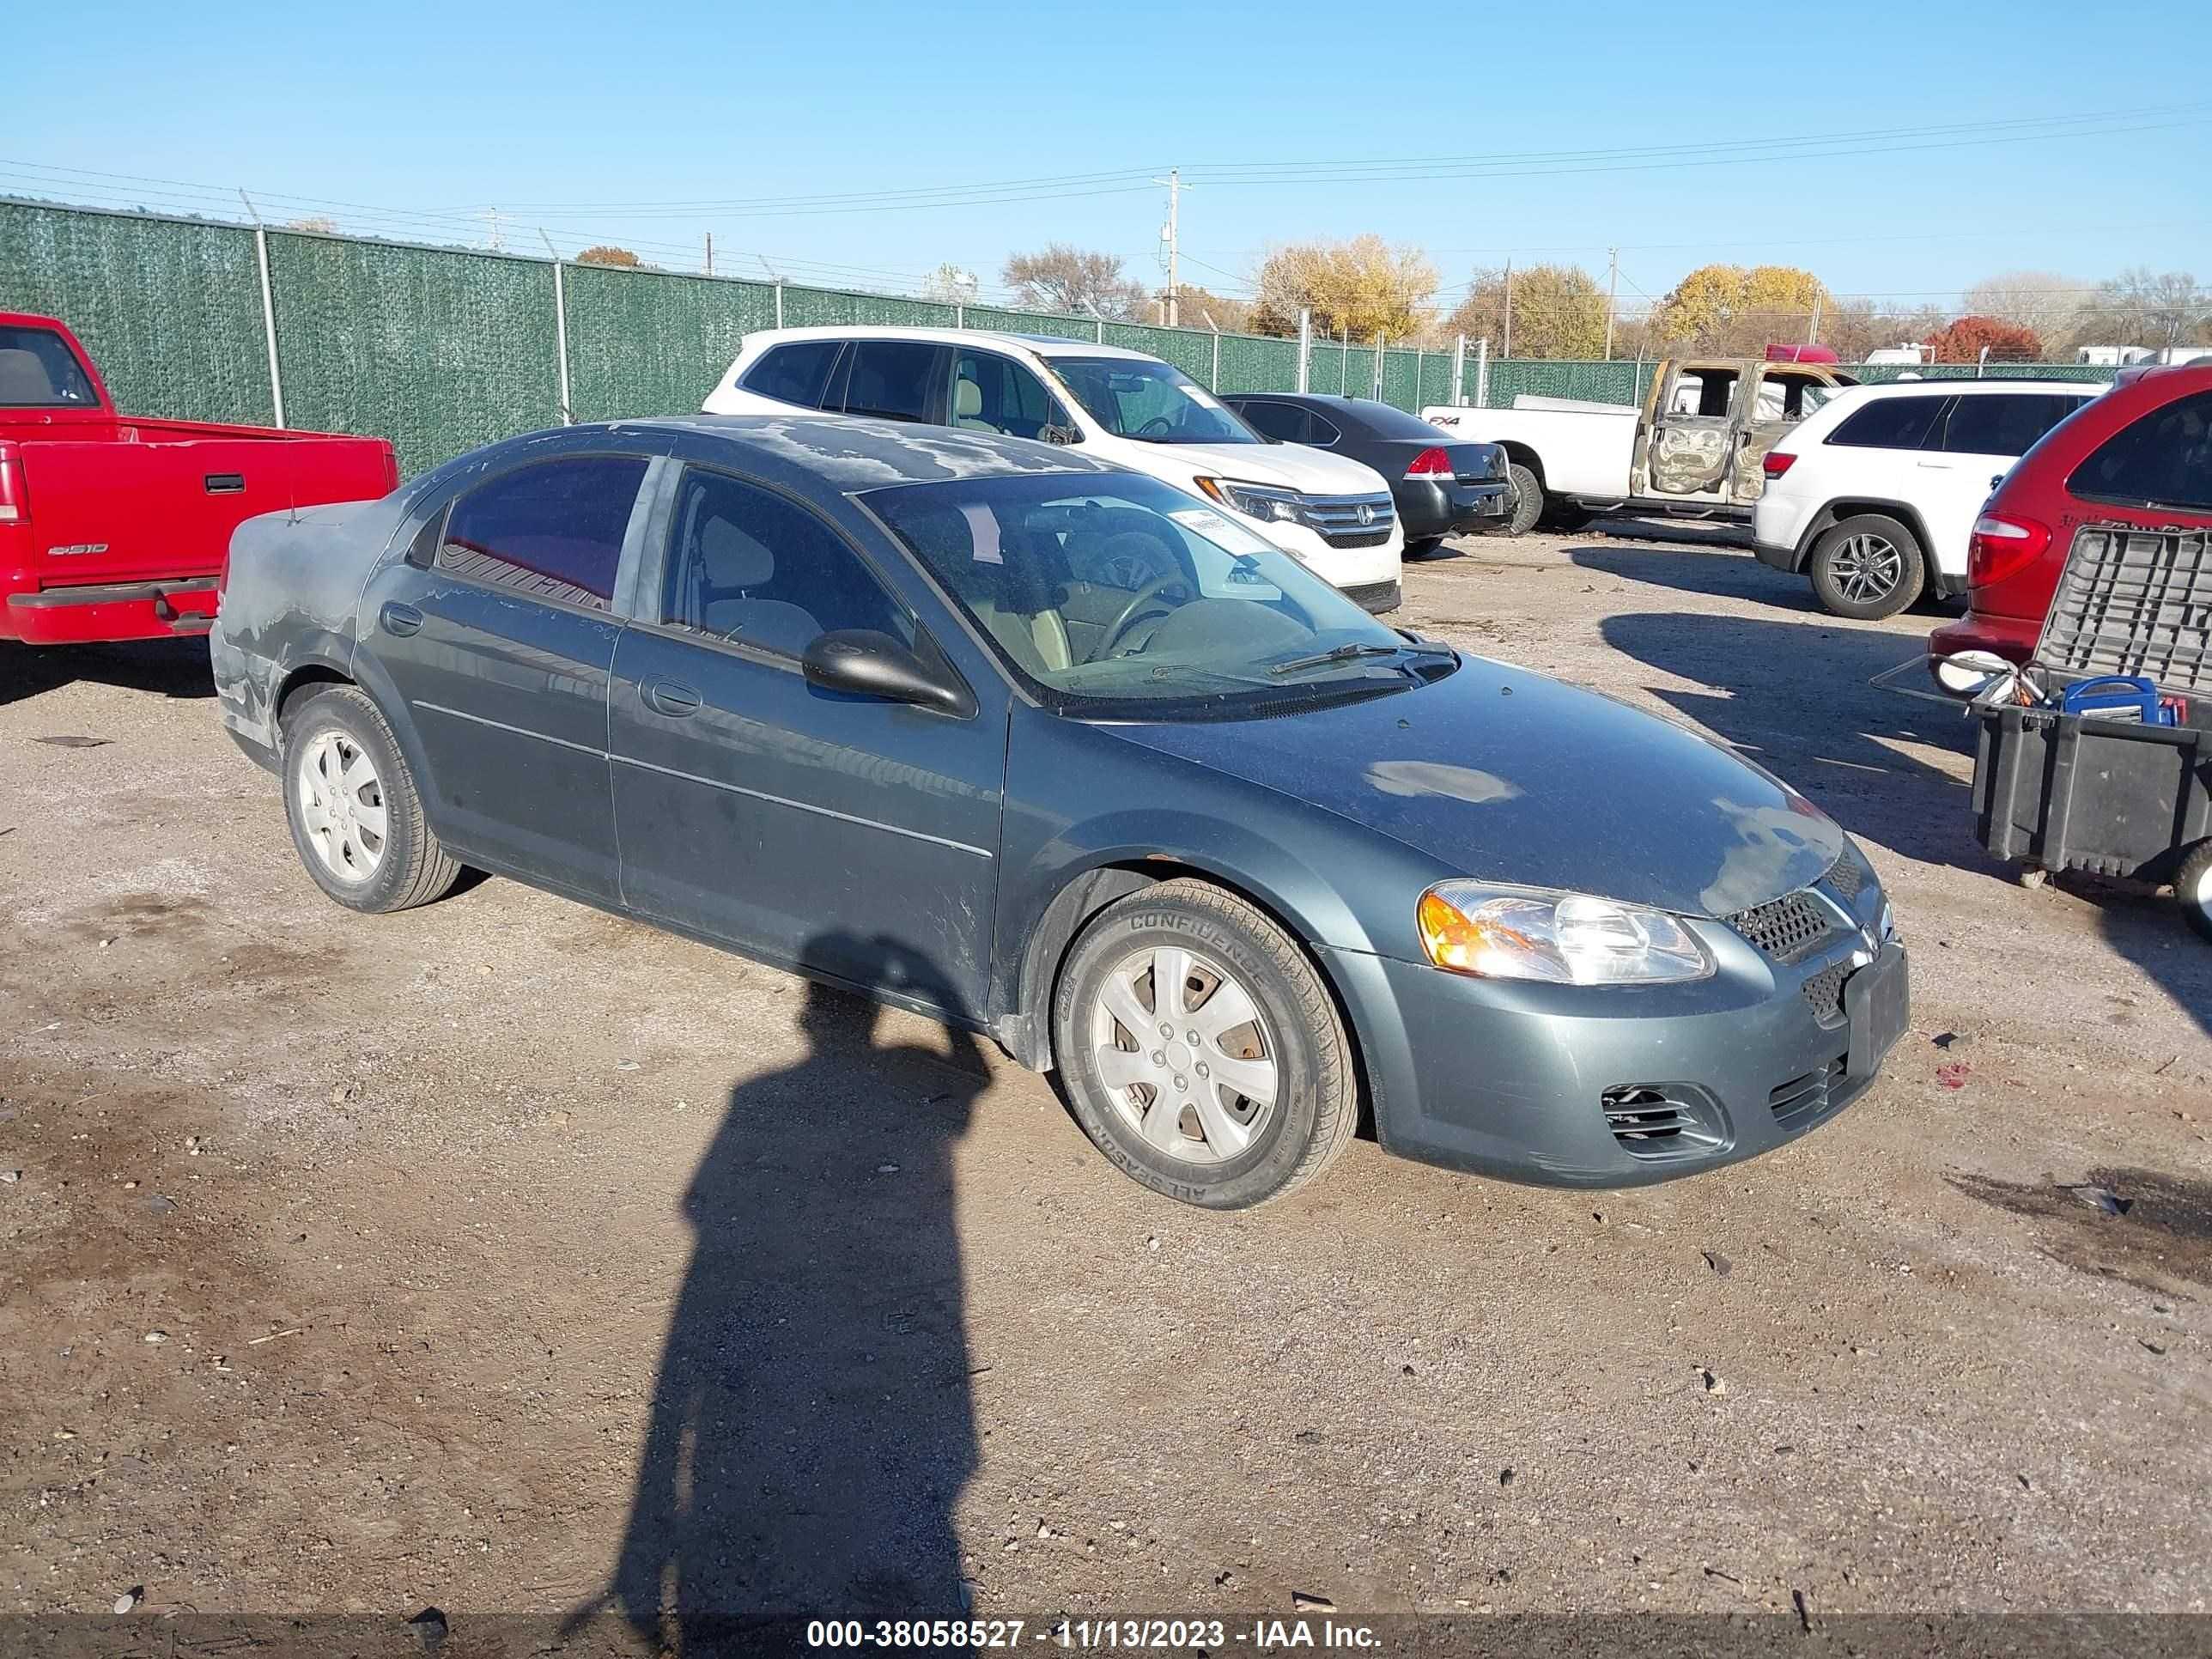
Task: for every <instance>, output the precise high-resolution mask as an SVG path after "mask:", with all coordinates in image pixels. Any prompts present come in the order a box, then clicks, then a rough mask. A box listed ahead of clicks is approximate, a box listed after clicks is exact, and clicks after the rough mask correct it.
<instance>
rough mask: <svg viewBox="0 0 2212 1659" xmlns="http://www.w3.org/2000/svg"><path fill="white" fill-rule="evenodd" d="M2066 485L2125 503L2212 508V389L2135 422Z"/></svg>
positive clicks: (2085, 495) (2077, 470)
mask: <svg viewBox="0 0 2212 1659" xmlns="http://www.w3.org/2000/svg"><path fill="white" fill-rule="evenodd" d="M2066 488H2067V489H2069V490H2070V491H2072V492H2073V493H2074V494H2075V495H2079V496H2081V497H2082V498H2083V499H2084V500H2087V501H2111V502H2113V503H2114V504H2116V505H2118V506H2121V507H2152V508H2156V507H2179V508H2182V509H2185V510H2186V511H2188V512H2191V513H2212V392H2197V394H2196V395H2195V396H2193V397H2189V398H2177V399H2176V400H2175V401H2173V402H2172V403H2170V404H2166V407H2165V408H2163V409H2154V410H2151V411H2150V413H2149V414H2148V415H2143V416H2138V417H2137V418H2136V419H2135V420H2133V421H2130V422H2129V423H2128V424H2127V425H2125V426H2124V427H2122V428H2120V429H2119V430H2118V432H2116V433H2114V434H2113V435H2112V436H2111V437H2109V438H2107V439H2106V440H2105V441H2104V442H2103V443H2102V444H2100V445H2099V446H2098V447H2097V448H2096V449H2095V450H2094V451H2093V452H2092V453H2091V454H2090V456H2089V459H2087V460H2086V461H2084V462H2082V463H2081V465H2079V466H2077V467H2075V469H2074V476H2073V477H2070V478H2069V479H2067V481H2066Z"/></svg>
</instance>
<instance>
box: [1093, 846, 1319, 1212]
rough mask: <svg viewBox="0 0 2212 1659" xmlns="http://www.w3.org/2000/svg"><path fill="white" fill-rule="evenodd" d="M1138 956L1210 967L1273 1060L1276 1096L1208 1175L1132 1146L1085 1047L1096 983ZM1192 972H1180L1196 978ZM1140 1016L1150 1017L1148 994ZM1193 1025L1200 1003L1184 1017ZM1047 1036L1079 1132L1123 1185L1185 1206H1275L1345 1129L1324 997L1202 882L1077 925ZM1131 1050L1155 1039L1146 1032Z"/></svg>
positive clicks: (1298, 954)
mask: <svg viewBox="0 0 2212 1659" xmlns="http://www.w3.org/2000/svg"><path fill="white" fill-rule="evenodd" d="M1147 946H1150V947H1152V948H1154V949H1159V948H1163V947H1167V946H1176V947H1180V948H1182V949H1185V950H1188V951H1192V952H1194V954H1195V955H1196V956H1197V957H1200V958H1202V959H1210V960H1213V961H1218V963H1219V964H1220V966H1221V967H1222V969H1225V970H1226V971H1227V972H1228V973H1230V974H1231V975H1235V976H1236V980H1237V983H1238V984H1239V985H1241V986H1242V987H1243V988H1244V990H1245V993H1246V994H1247V995H1248V996H1249V998H1250V1000H1251V1002H1252V1004H1253V1006H1255V1008H1256V1009H1257V1011H1258V1015H1259V1018H1258V1020H1257V1021H1255V1022H1254V1024H1256V1025H1257V1026H1258V1028H1259V1035H1260V1038H1261V1043H1262V1046H1263V1048H1264V1049H1265V1050H1267V1051H1268V1053H1269V1057H1271V1058H1272V1059H1273V1061H1274V1065H1275V1077H1276V1079H1277V1088H1276V1098H1275V1100H1274V1102H1273V1107H1272V1109H1270V1110H1269V1111H1268V1112H1267V1115H1266V1117H1265V1118H1264V1119H1263V1120H1261V1121H1259V1123H1258V1126H1257V1127H1256V1128H1255V1131H1254V1134H1253V1139H1252V1141H1251V1144H1250V1145H1249V1146H1246V1147H1245V1148H1244V1149H1243V1151H1242V1152H1239V1153H1237V1155H1235V1156H1234V1157H1230V1158H1225V1159H1223V1160H1222V1161H1220V1162H1218V1163H1195V1162H1192V1161H1189V1160H1188V1159H1185V1158H1176V1157H1170V1156H1169V1155H1168V1154H1167V1153H1165V1152H1162V1151H1160V1150H1159V1149H1158V1148H1157V1147H1155V1146H1153V1145H1152V1143H1151V1142H1150V1141H1148V1140H1146V1139H1145V1137H1144V1135H1143V1133H1141V1132H1140V1131H1139V1127H1138V1126H1137V1125H1136V1123H1135V1122H1133V1121H1132V1120H1131V1118H1130V1116H1129V1115H1128V1112H1127V1109H1126V1108H1125V1107H1124V1106H1123V1105H1122V1104H1121V1103H1119V1102H1118V1101H1117V1100H1116V1098H1115V1091H1113V1090H1112V1089H1110V1088H1109V1086H1108V1085H1106V1084H1105V1083H1104V1082H1103V1079H1102V1078H1101V1076H1100V1073H1099V1062H1098V1060H1097V1055H1096V1054H1095V1053H1094V1052H1093V1049H1092V1046H1091V1042H1090V1041H1089V1040H1088V1036H1089V1033H1088V1030H1087V1027H1088V1024H1089V1021H1090V1018H1091V1010H1092V1008H1093V1006H1094V1004H1095V1003H1096V1002H1097V999H1098V997H1099V994H1100V991H1101V989H1102V987H1104V986H1105V985H1106V983H1107V981H1108V979H1109V975H1111V974H1112V972H1113V970H1114V969H1115V968H1116V967H1117V966H1118V965H1120V964H1121V963H1123V962H1124V960H1125V959H1126V958H1127V957H1129V956H1130V955H1132V954H1133V953H1134V952H1137V951H1142V950H1144V949H1146V947H1147ZM1194 966H1196V967H1197V968H1198V969H1200V971H1201V973H1202V972H1203V970H1204V969H1205V968H1206V960H1201V961H1200V962H1199V963H1195V964H1194ZM1209 994H1210V993H1209ZM1152 1012H1158V999H1157V995H1155V998H1154V1001H1153V1008H1152ZM1203 1013H1204V1005H1203V1004H1200V1005H1198V1007H1197V1011H1196V1012H1195V1013H1194V1015H1193V1016H1192V1018H1202V1016H1203ZM1178 1023H1179V1022H1178ZM1238 1029H1239V1030H1243V1029H1245V1028H1243V1027H1240V1028H1238ZM1052 1037H1053V1052H1054V1056H1055V1058H1056V1060H1057V1061H1058V1064H1059V1067H1060V1077H1061V1079H1062V1082H1063V1085H1064V1086H1065V1087H1066V1093H1067V1097H1068V1103H1069V1104H1070V1105H1071V1106H1072V1107H1073V1109H1074V1112H1075V1116H1076V1120H1077V1121H1078V1122H1079V1123H1081V1124H1082V1126H1083V1128H1084V1132H1085V1133H1086V1134H1088V1135H1089V1136H1090V1137H1091V1140H1092V1141H1093V1142H1095V1143H1096V1144H1097V1147H1098V1149H1099V1150H1100V1151H1101V1152H1104V1153H1105V1154H1106V1156H1107V1157H1108V1158H1110V1159H1111V1160H1112V1161H1113V1162H1114V1163H1115V1164H1116V1165H1117V1166H1118V1167H1119V1168H1120V1169H1121V1170H1122V1172H1123V1173H1125V1174H1126V1175H1127V1176H1130V1177H1131V1178H1132V1179H1133V1180H1135V1181H1137V1182H1141V1183H1142V1184H1143V1185H1145V1186H1146V1187H1149V1188H1152V1190H1153V1191H1154V1192H1157V1193H1161V1194H1165V1195H1166V1196H1167V1197H1170V1198H1172V1199H1176V1200H1180V1201H1182V1203H1185V1204H1194V1205H1197V1206H1200V1208H1203V1209H1209V1210H1242V1209H1249V1207H1251V1206H1253V1205H1255V1204H1264V1203H1266V1202H1267V1201H1268V1200H1271V1199H1276V1198H1279V1197H1281V1196H1282V1195H1283V1194H1285V1193H1287V1192H1289V1191H1291V1189H1292V1188H1295V1187H1297V1186H1299V1185H1301V1184H1303V1183H1304V1182H1308V1181H1310V1180H1312V1179H1313V1178H1314V1177H1315V1176H1318V1175H1319V1174H1320V1173H1321V1172H1322V1170H1325V1169H1327V1168H1328V1165H1329V1164H1331V1163H1333V1162H1334V1160H1335V1159H1336V1158H1337V1157H1338V1156H1339V1155H1340V1153H1341V1152H1343V1151H1344V1149H1345V1147H1346V1146H1347V1145H1349V1144H1350V1142H1351V1140H1352V1132H1353V1131H1354V1130H1355V1129H1356V1128H1357V1127H1358V1122H1359V1088H1358V1080H1357V1079H1356V1077H1355V1076H1354V1068H1353V1066H1352V1043H1351V1040H1350V1038H1349V1037H1348V1036H1346V1033H1345V1029H1344V1022H1343V1020H1342V1019H1341V1018H1340V1017H1339V1015H1338V1013H1337V1009H1336V1002H1335V1000H1334V998H1333V997H1331V996H1330V994H1329V991H1328V987H1327V986H1326V985H1324V984H1323V983H1322V979H1321V975H1320V974H1319V973H1318V972H1317V971H1316V969H1315V968H1314V965H1313V964H1312V963H1310V961H1308V960H1307V959H1306V957H1305V954H1304V952H1303V951H1300V950H1299V948H1298V946H1297V941H1295V940H1294V939H1291V937H1290V935H1289V934H1287V933H1285V932H1284V931H1283V930H1282V929H1281V928H1280V927H1277V926H1276V925H1275V924H1274V922H1273V921H1270V920H1269V919H1268V918H1267V916H1266V915H1263V914H1262V913H1261V911H1259V910H1258V909H1256V908H1254V907H1253V906H1251V905H1249V904H1248V903H1246V902H1244V901H1243V899H1240V898H1237V897H1236V896H1234V895H1232V894H1230V893H1226V892H1224V891H1223V890H1221V889H1219V888H1218V887H1215V886H1213V885H1212V884H1209V883H1206V882H1202V881H1191V880H1180V881H1168V882H1163V883H1161V884H1159V885H1158V886H1157V887H1153V888H1149V889H1147V890H1146V891H1144V892H1141V893H1133V894H1131V895H1130V896H1128V897H1127V898H1124V899H1121V900H1118V901H1116V902H1114V903H1112V904H1109V905H1108V906H1107V907H1106V908H1104V909H1103V910H1101V911H1100V912H1099V913H1098V914H1097V915H1096V916H1094V917H1092V918H1091V922H1090V924H1089V925H1088V926H1087V927H1085V928H1084V930H1083V932H1082V933H1080V934H1079V936H1078V937H1077V939H1076V940H1075V943H1074V945H1073V946H1072V947H1071V948H1070V949H1069V951H1068V953H1067V956H1066V959H1065V961H1064V962H1063V963H1061V966H1060V983H1059V985H1058V987H1057V988H1056V990H1055V992H1054V997H1053V1008H1052ZM1144 1040H1145V1041H1146V1042H1152V1041H1154V1040H1155V1039H1154V1038H1153V1036H1152V1035H1151V1034H1150V1033H1149V1032H1147V1033H1146V1034H1144ZM1140 1046H1141V1045H1140ZM1155 1058H1157V1056H1156V1057H1155ZM1122 1092H1123V1093H1124V1094H1127V1092H1128V1091H1126V1090H1125V1091H1122ZM1152 1110H1153V1111H1157V1110H1158V1105H1154V1106H1153V1107H1152Z"/></svg>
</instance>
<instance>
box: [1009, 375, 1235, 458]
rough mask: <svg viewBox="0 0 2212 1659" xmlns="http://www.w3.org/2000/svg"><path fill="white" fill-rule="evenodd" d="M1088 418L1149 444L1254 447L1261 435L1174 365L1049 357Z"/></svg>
mask: <svg viewBox="0 0 2212 1659" xmlns="http://www.w3.org/2000/svg"><path fill="white" fill-rule="evenodd" d="M1045 361H1046V362H1047V363H1048V365H1049V366H1050V368H1051V369H1052V372H1053V373H1054V374H1057V375H1058V376H1059V377H1060V384H1061V385H1062V386H1066V388H1067V390H1068V392H1069V394H1070V395H1071V396H1072V397H1073V398H1074V399H1075V401H1076V402H1077V403H1079V404H1082V405H1083V407H1084V408H1085V410H1088V411H1089V412H1090V415H1091V419H1092V420H1094V421H1096V422H1098V424H1099V425H1101V426H1103V427H1104V428H1106V429H1107V430H1108V431H1109V432H1110V433H1112V434H1113V435H1115V437H1117V438H1137V439H1141V440H1142V441H1145V442H1146V443H1151V444H1256V443H1260V442H1262V441H1263V440H1262V439H1261V436H1260V435H1259V434H1258V433H1256V432H1255V431H1253V430H1252V428H1250V427H1249V426H1247V425H1245V424H1244V422H1243V421H1241V420H1239V419H1238V418H1237V416H1235V415H1232V414H1231V413H1230V411H1229V410H1227V409H1226V408H1225V407H1224V406H1223V405H1222V404H1220V403H1219V402H1218V400H1217V399H1216V398H1214V396H1213V394H1212V392H1208V391H1207V390H1206V388H1205V387H1204V386H1200V385H1199V383H1198V382H1197V381H1195V380H1192V379H1191V378H1190V376H1189V375H1188V374H1184V373H1183V372H1182V370H1181V369H1179V368H1176V366H1175V365H1174V364H1173V363H1163V362H1155V361H1154V360H1152V359H1151V358H1148V357H1048V358H1047V359H1046V360H1045Z"/></svg>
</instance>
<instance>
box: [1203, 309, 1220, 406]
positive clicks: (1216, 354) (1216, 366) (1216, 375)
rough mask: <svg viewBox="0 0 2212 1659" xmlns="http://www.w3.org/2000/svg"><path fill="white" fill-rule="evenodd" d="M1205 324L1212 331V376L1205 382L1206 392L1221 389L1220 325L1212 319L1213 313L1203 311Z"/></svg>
mask: <svg viewBox="0 0 2212 1659" xmlns="http://www.w3.org/2000/svg"><path fill="white" fill-rule="evenodd" d="M1203 314H1204V316H1205V318H1206V326H1207V327H1208V328H1210V329H1212V331H1213V378H1212V380H1208V381H1207V382H1206V390H1207V391H1208V392H1218V391H1220V390H1221V325H1220V324H1218V323H1217V322H1215V321H1214V320H1213V313H1212V312H1210V311H1209V312H1206V313H1203Z"/></svg>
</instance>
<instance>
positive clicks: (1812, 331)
mask: <svg viewBox="0 0 2212 1659" xmlns="http://www.w3.org/2000/svg"><path fill="white" fill-rule="evenodd" d="M1824 297H1826V296H1825V295H1822V294H1821V292H1820V290H1819V289H1814V292H1813V325H1812V327H1810V328H1808V329H1807V330H1806V331H1805V343H1806V344H1807V345H1818V344H1820V301H1821V300H1822V299H1823V298H1824Z"/></svg>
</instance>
